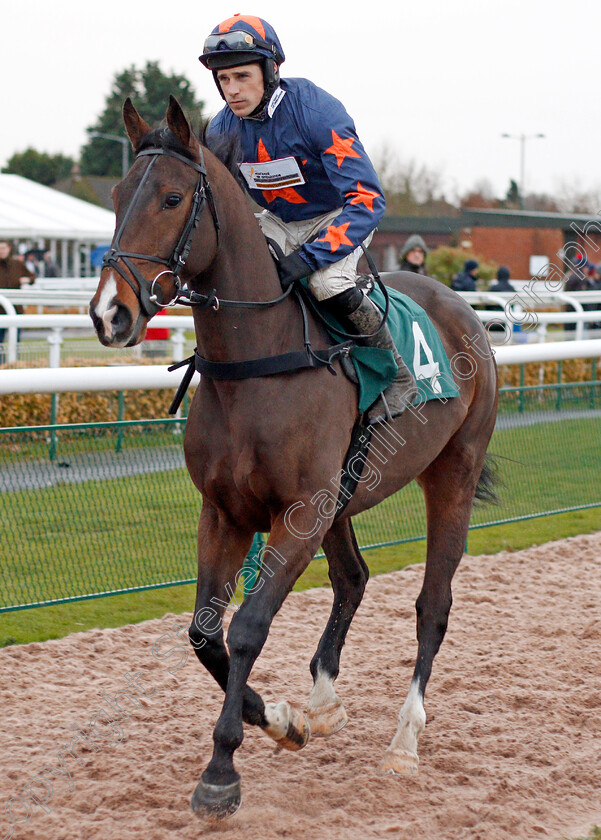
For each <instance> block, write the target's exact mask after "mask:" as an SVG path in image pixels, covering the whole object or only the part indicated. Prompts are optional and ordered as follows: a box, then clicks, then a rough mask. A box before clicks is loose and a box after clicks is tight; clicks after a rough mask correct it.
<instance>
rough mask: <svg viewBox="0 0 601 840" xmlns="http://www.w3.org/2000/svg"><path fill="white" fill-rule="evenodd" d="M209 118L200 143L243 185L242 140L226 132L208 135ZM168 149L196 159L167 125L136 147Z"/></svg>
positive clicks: (149, 135) (156, 130) (145, 138)
mask: <svg viewBox="0 0 601 840" xmlns="http://www.w3.org/2000/svg"><path fill="white" fill-rule="evenodd" d="M208 128H209V120H204V121H203V123H202V125H201V127H200V131H199V137H198V139H199V140H200V143H201V144H202V145H203V146H205V147H206V148H207V149H208V150H209V151H210V152H212V153H213V154H214V155H215V157H216V158H217V159H218V160H219V161H221V163H222V164H223V165H224V166H225V168H226V169H227V170H228V172H230V174H231V175H233V176H234V178H235V179H236V181H237V182H238V183H239V184H240V185H242V182H241V176H240V169H239V168H238V163H239V162H240V161H241V160H242V152H241V148H240V142H239V140H238V138H237V137H231V136H227V135H224V134H218V135H216V136H213V137H209V135H208ZM157 147H158V148H160V149H167V150H169V151H172V152H176V153H177V154H179V155H182V156H183V157H185V158H188V160H194V158H193V156H192V152H191V151H190V149H189V148H188V147H187V146H184V145H183V144H182V143H180V141H179V140H178V138H177V137H176V136H175V134H174V133H173V132H172V131H171V129H169V128H167V126H163V127H159V128H153V129H152V131H150V132H149V133H148V134H147V135H146V136H145V137H144V138H143V139H142V141H141V142H140V145H139V146H138V148H137V149H136V153H137V154H138V153H140V152H141V151H143V150H144V149H154V148H157Z"/></svg>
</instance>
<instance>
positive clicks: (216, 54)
mask: <svg viewBox="0 0 601 840" xmlns="http://www.w3.org/2000/svg"><path fill="white" fill-rule="evenodd" d="M237 31H239V32H246V33H248V34H249V35H251V36H252V37H253V39H254V41H255V44H254V46H253V47H252V48H251V49H245V50H244V51H238V50H236V49H235V47H234V48H231V47H229V46H228V45H227V44H226V42H225V41H222V42H220V43H218V45H217V46H215V47H213V48H211V49H209V50H207V48H206V46H205V51H203V54H202V55H201V56H200V57H199V58H200V61H201V62H202V63H203V64H204V65H205V67H208V68H210V69H216V68H217V66H218V65H219V66H224V65H225V64H226V63H227V65H229V64H230V63H231V62H233V61H239V62H240V63H241V64H242V63H248V62H249V61H253V60H254V61H256V60H257V59H259V58H260V57H261V58H271V59H273V60H274V61H275V63H276V64H277V65H280V64H282V62H283V61H284V60H285V55H284V50H283V49H282V45H281V44H280V39H279V38H278V36H277V34H276V31H275V29H274V28H273V26H271V25H270V24H269V23H267V21H266V20H263V19H262V18H259V17H255V16H254V15H241V14H235V15H233V17H231V18H228V19H227V20H224V21H222V22H221V23H219V24H217V26H216V27H215V28H214V29H213V31H212V32H211V36H209V37H212V36H216V35H222V34H225V33H228V32H237Z"/></svg>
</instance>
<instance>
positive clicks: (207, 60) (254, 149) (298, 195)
mask: <svg viewBox="0 0 601 840" xmlns="http://www.w3.org/2000/svg"><path fill="white" fill-rule="evenodd" d="M284 58H285V56H284V51H283V49H282V46H281V44H280V42H279V39H278V36H277V35H276V33H275V31H274V29H273V28H272V27H271V26H270V25H269V23H267V22H266V21H265V20H262V19H261V18H258V17H252V16H249V15H239V14H238V15H234V17H231V18H229V19H228V20H225V21H223V22H222V23H220V24H219V25H218V26H216V27H215V28H214V30H213V31H212V33H211V34H210V35H209V37H208V38H207V39H206V41H205V44H204V49H203V54H202V55H201V56H200V58H199V60H200V61H201V62H202V64H203V65H204V66H205V67H207V68H208V69H209V70H211V71H212V72H213V78H214V79H215V84H216V85H217V88H218V90H219V93H220V94H221V97H222V98H223V99H224V100H225V102H226V106H225V107H224V108H223V110H221V111H220V112H219V113H218V114H217V116H216V117H214V118H213V120H212V121H211V124H210V126H209V129H208V136H209V137H211V136H216V135H228V136H232V135H233V136H236V137H237V138H238V139H239V141H240V145H241V148H242V155H243V162H242V163H240V170H241V173H242V175H243V178H244V181H245V184H246V187H247V190H248V192H249V194H250V196H251V197H252V198H253V199H254V201H255V202H256V203H257V204H258V205H259V206H261V207H263V208H264V209H263V211H262V212H261V213H259V214H258V215H257V218H258V221H259V224H260V226H261V229H262V231H263V233H264V234H265V236H267V237H269V238H271V239H273V240H275V242H276V243H277V244H278V245H279V246H280V248H281V249H282V251H283V253H284V255H285V256H284V258H283V259H281V260H280V261H279V263H278V272H279V275H280V279H281V281H282V286H284V287H285V288H286V287H288V286H289V285H290V284H291V283H293V282H295V281H296V280H300V279H302V278H304V277H307V278H308V283H309V288H310V289H311V292H312V293H313V295H314V296H315V297H316V298H317V299H318V300H319V301H321V302H322V304H323V306H324V307H325V308H326V309H327V310H328V311H329V312H331V314H332V315H333V316H334V317H336V318H337V319H338V320H339V321H341V322H342V323H343V325H345V326H346V327H347V328H348V329H349V331H350V332H355V333H358V334H362V333H363V334H364V333H376V332H378V330H380V331H379V332H378V334H377V335H375V336H374V337H373V338H368V339H364V343H365V344H367V345H369V346H375V347H380V348H384V349H386V350H390V351H392V352H393V354H394V359H395V362H396V363H397V367H398V372H397V375H396V378H395V380H394V381H393V382H392V383H391V384H390V385H389V386H388V388H387V389H386V391H385V392H384V395H383V396H384V399H382V397H380V399H378V400H377V402H376V403H375V404H374V406H372V408H371V409H370V411H369V420H370V422H372V423H375V422H379V421H381V420H383V419H384V418H387V419H390V418H393V417H398V416H399V415H400V414H401V413H402V412H403V411H404V409H405V408H406V407H407V405H409V404H410V403H411V402H412V400H413V398H414V396H415V394H416V389H415V381H414V379H413V376H412V375H411V373H410V371H409V370H408V368H407V367H406V365H405V363H404V362H403V360H402V359H401V357H400V355H399V353H398V351H397V349H396V347H395V344H394V341H393V340H392V336H391V335H390V332H389V330H388V326H387V325H386V324H384V326H383V327H382V329H380V326H381V323H382V315H381V312H380V310H379V309H378V308H377V307H376V306H375V304H373V303H372V302H371V300H370V299H369V297H367V295H364V294H363V292H362V291H361V290H360V289H358V288H357V285H356V280H357V264H358V262H359V258H360V257H361V254H362V250H361V243H364V244H365V245H367V244H368V243H369V242H370V240H371V238H372V236H373V232H374V230H375V228H376V226H377V224H378V222H379V221H380V219H381V218H382V216H383V215H384V209H385V206H386V202H385V199H384V196H383V194H382V188H381V187H380V184H379V182H378V176H377V175H376V172H375V170H374V167H373V165H372V163H371V161H370V159H369V158H368V156H367V154H366V152H365V149H364V148H363V146H362V145H361V141H360V140H359V138H358V136H357V133H356V130H355V125H354V123H353V121H352V120H351V118H350V117H349V115H348V114H347V112H346V111H345V109H344V107H343V105H342V104H341V103H340V102H339V101H338V100H337V99H335V98H334V97H333V96H330V95H329V94H328V93H326V92H325V91H324V90H322V89H321V88H318V87H317V86H316V85H314V84H313V83H312V82H310V81H308V80H307V79H280V75H279V68H280V65H281V64H282V62H283V61H284Z"/></svg>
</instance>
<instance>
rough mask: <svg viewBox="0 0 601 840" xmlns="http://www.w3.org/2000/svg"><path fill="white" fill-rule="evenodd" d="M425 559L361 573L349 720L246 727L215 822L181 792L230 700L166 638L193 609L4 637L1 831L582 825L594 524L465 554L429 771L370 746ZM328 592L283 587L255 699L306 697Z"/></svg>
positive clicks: (315, 834)
mask: <svg viewBox="0 0 601 840" xmlns="http://www.w3.org/2000/svg"><path fill="white" fill-rule="evenodd" d="M524 527H527V524H526V525H525V526H524ZM422 575H423V567H417V566H414V567H411V568H409V569H406V570H404V571H402V572H395V573H392V574H389V575H383V576H380V577H376V578H374V579H372V580H371V581H370V583H369V585H368V589H367V592H366V595H365V599H364V601H363V604H362V605H361V607H360V609H359V611H358V613H357V616H356V618H355V621H354V623H353V626H352V628H351V631H350V633H349V638H348V641H347V645H346V648H345V650H344V652H343V657H342V668H341V675H340V678H339V680H338V682H337V690H338V694H339V695H340V697H341V698H342V699H343V700H344V702H345V705H346V708H347V711H348V713H349V717H350V722H349V724H348V726H347V727H346V729H344V730H343V731H342V732H340V733H338V734H337V735H334V736H333V737H331V738H330V739H327V740H324V739H315V740H312V741H310V742H309V744H308V745H307V747H306V748H305V749H304V750H303V751H302V752H300V753H295V754H292V753H281V754H279V755H274V753H273V747H272V742H271V741H270V740H269V739H268V738H267V737H266V736H265V735H264V734H263V733H261V732H260V731H256V730H254V729H251V728H246V730H245V741H244V743H243V745H242V747H241V748H240V749H239V750H238V753H237V758H236V766H237V769H238V771H239V772H240V773H241V775H242V785H243V800H242V807H241V809H240V811H239V812H238V813H237V814H236V815H235V816H234V817H232V818H230V819H229V820H226V821H223V822H217V823H215V822H211V821H208V820H205V819H201V818H199V817H198V816H196V815H194V814H193V813H192V812H191V810H190V807H189V800H190V796H191V794H192V791H193V789H194V787H195V785H196V782H197V780H198V778H199V776H200V773H201V772H202V770H203V769H204V767H205V766H206V763H207V762H208V760H209V758H210V754H211V748H212V738H211V734H212V726H213V724H214V722H215V720H216V718H217V715H218V712H219V708H220V702H221V694H220V692H219V690H218V689H217V688H216V687H215V686H214V684H213V682H212V681H211V679H210V678H209V676H208V675H207V674H205V673H204V672H203V671H202V670H201V667H200V665H199V664H198V663H197V661H196V659H195V657H194V655H193V654H192V653H191V654H190V655H189V656H188V658H187V661H185V662H184V659H185V657H186V651H187V647H186V646H185V644H184V642H183V641H179V640H178V639H176V638H175V633H176V631H177V628H184V627H186V626H187V622H188V621H189V616H187V615H182V616H166V617H165V618H163V619H161V620H156V621H148V622H145V623H143V624H140V625H136V626H128V627H123V628H119V629H115V630H102V631H90V632H85V633H79V634H75V635H72V636H69V637H68V638H65V639H62V640H60V641H54V642H46V643H43V644H31V645H25V646H21V647H13V648H7V649H5V650H3V651H0V703H1V709H2V725H1V729H2V752H1V757H0V767H1V773H0V840H5V838H6V839H7V838H9V837H11V836H13V837H15V838H23V840H40V838H44V840H84V839H85V840H88V838H90V840H91V838H94V840H96V838H98V840H113V838H114V840H141V839H142V838H144V840H175V838H177V840H189V838H190V840H191V838H199V837H204V836H207V835H208V836H214V837H215V838H218V839H219V840H241V838H245V840H248V838H251V839H252V840H255V838H256V839H257V840H259V839H260V840H271V838H284V837H285V838H290V839H291V840H297V838H298V840H300V838H320V840H330V838H332V840H333V839H334V838H336V839H337V838H344V840H365V838H376V837H378V838H381V837H392V838H397V837H398V838H405V837H411V838H412V840H420V839H421V838H423V840H460V838H461V839H463V838H466V840H467V838H469V840H478V838H482V840H496V838H544V837H551V838H560V837H576V836H582V835H584V834H588V832H589V831H590V829H591V826H592V825H593V824H595V823H597V824H601V769H600V768H601V615H600V613H601V533H598V534H594V535H589V536H581V537H577V538H574V539H568V540H563V541H561V542H556V543H550V544H547V545H544V546H540V547H535V548H532V549H529V550H527V551H520V552H515V553H503V554H499V555H496V556H494V557H492V556H491V557H488V556H482V557H469V556H468V557H465V558H464V559H463V561H462V563H461V565H460V567H459V570H458V572H457V575H456V577H455V583H454V606H453V610H452V612H451V621H450V625H449V630H448V633H447V637H446V640H445V642H444V645H443V647H442V649H441V651H440V653H439V655H438V657H437V659H436V661H435V663H434V672H433V676H432V679H431V681H430V685H429V688H428V695H427V697H426V712H427V715H428V724H427V726H426V730H425V732H424V734H423V735H422V738H421V742H420V756H421V758H420V761H421V763H420V774H419V776H418V777H416V778H411V779H394V778H390V777H387V778H382V777H379V776H378V775H377V773H376V766H377V763H378V760H379V759H380V757H381V755H382V752H383V750H384V749H385V747H386V746H387V744H388V742H389V741H390V739H391V737H392V735H393V734H394V731H395V721H396V716H397V714H398V711H399V709H400V706H401V704H402V701H403V699H404V695H405V693H406V691H407V689H408V687H409V683H410V678H411V673H412V669H413V661H414V656H415V653H416V643H415V618H414V615H415V614H414V606H413V605H414V602H415V599H416V597H417V595H418V592H419V588H420V585H421V579H422ZM330 603H331V592H330V591H329V590H324V589H321V590H313V591H311V592H306V593H303V594H293V595H291V596H290V598H289V599H288V600H287V602H286V604H285V605H284V607H283V609H282V611H281V612H280V614H279V615H278V616H277V618H276V620H275V622H274V626H273V629H272V632H271V635H270V638H269V641H268V644H267V645H266V647H265V650H264V651H263V654H262V655H261V657H260V659H259V660H258V662H257V664H256V666H255V669H254V671H253V675H252V680H251V683H252V685H253V686H255V687H256V688H257V689H258V690H260V691H261V692H262V694H263V695H264V697H265V699H266V700H280V699H289V700H294V701H297V702H299V703H301V704H303V703H304V702H305V700H306V698H307V696H308V693H309V690H310V686H311V680H310V676H309V671H308V665H309V661H310V659H311V656H312V654H313V651H314V649H315V647H316V645H317V641H318V638H319V635H320V633H321V631H322V629H323V627H324V625H325V622H326V619H327V615H328V612H329V608H330ZM173 627H175V628H176V630H174V629H172V628H173ZM166 634H169V635H166ZM161 636H163V638H162V639H160V637H161ZM158 640H160V641H158ZM157 642H158V646H157V647H155V652H156V654H157V656H153V654H152V650H153V645H157ZM159 657H160V658H159ZM169 668H171V669H172V670H173V671H174V673H170V671H169ZM127 674H129V675H130V680H133V681H134V684H135V686H137V689H138V690H137V691H136V690H135V689H132V688H130V689H129V690H130V691H131V696H135V697H137V698H138V700H137V704H136V705H134V703H133V702H130V701H128V698H127V697H125V696H123V695H122V696H121V698H120V702H121V707H122V708H123V709H124V710H126V711H128V710H129V714H128V717H127V718H122V719H121V721H120V723H119V727H120V729H118V727H117V725H116V724H115V723H111V722H110V721H109V713H110V710H111V708H112V709H113V711H112V715H113V717H115V718H116V717H117V713H116V711H115V710H114V703H115V695H116V694H117V692H120V691H123V690H126V689H127V688H128V684H127V676H126V675H127ZM142 691H143V692H145V693H144V694H142ZM102 695H104V696H102ZM117 699H118V698H117ZM111 704H112V705H111ZM94 720H95V728H94V729H92V728H91V727H92V721H94ZM77 728H79V729H80V732H81V733H83V735H85V736H86V737H87V738H88V744H86V743H84V741H83V739H82V738H80V740H79V741H78V742H76V743H74V744H73V747H74V750H75V753H74V755H73V754H72V755H70V754H69V753H68V752H67V751H66V747H67V745H68V744H69V742H70V740H71V739H72V738H76V737H77V733H76V731H75V730H76V729H77ZM92 739H94V740H92ZM77 759H79V760H77ZM44 768H47V769H46V770H44ZM52 770H54V773H53V772H52ZM44 779H46V780H47V781H46V782H44ZM48 780H49V781H48ZM31 794H33V795H34V796H37V801H36V800H35V799H32V798H31ZM44 800H46V802H44ZM5 807H6V808H7V809H8V814H7V813H6V811H5ZM11 814H12V817H13V818H14V820H15V821H19V820H20V822H17V824H15V825H13V826H12V827H11V825H10V823H9V816H10V815H11ZM11 830H12V831H13V834H12V835H11Z"/></svg>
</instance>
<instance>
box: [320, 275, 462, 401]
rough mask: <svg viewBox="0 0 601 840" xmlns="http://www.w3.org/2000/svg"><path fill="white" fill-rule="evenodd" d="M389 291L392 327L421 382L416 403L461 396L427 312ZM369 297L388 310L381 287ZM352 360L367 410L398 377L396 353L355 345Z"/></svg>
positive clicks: (407, 361)
mask: <svg viewBox="0 0 601 840" xmlns="http://www.w3.org/2000/svg"><path fill="white" fill-rule="evenodd" d="M388 294H389V296H390V310H389V313H388V327H389V329H390V333H391V335H392V337H393V339H394V343H395V344H396V346H397V349H398V351H399V353H400V354H401V357H402V358H403V361H404V362H405V364H406V365H407V366H408V368H409V369H410V370H411V371H412V373H413V375H414V377H415V381H416V383H417V388H418V393H417V396H416V398H415V400H414V401H413V405H421V404H422V403H424V402H427V401H428V400H434V399H450V398H451V397H457V396H458V395H459V391H458V389H457V386H456V385H455V380H454V378H453V374H452V373H451V366H450V364H449V359H448V357H447V354H446V351H445V349H444V347H443V346H442V342H441V340H440V338H439V337H438V333H437V332H436V329H435V328H434V325H433V324H432V321H431V320H430V318H429V317H428V315H427V314H426V311H425V310H424V309H422V307H421V306H419V305H418V304H417V303H415V301H413V300H411V298H409V297H407V295H403V294H401V292H397V291H396V289H390V288H389V289H388ZM369 296H370V298H371V299H372V300H373V302H374V303H376V304H377V305H378V307H379V308H380V309H381V310H382V311H384V308H385V305H386V301H385V299H384V295H383V294H382V292H381V291H380V289H379V288H378V287H376V288H375V289H374V290H373V291H372V292H371V293H370V295H369ZM322 315H323V316H324V318H325V320H326V321H327V322H328V323H329V324H331V325H333V326H334V327H340V328H342V327H341V325H340V324H339V323H338V322H337V321H336V319H335V318H332V316H331V315H329V313H327V312H325V311H324V310H322ZM331 336H332V338H333V339H334V340H335V341H336V342H339V341H340V340H341V339H340V337H339V336H336V334H335V333H331ZM351 359H352V360H353V364H354V366H355V370H356V372H357V377H358V379H359V411H360V412H363V411H366V410H367V409H368V408H369V407H370V405H372V403H374V402H375V401H376V400H377V398H378V397H379V396H380V394H381V393H382V391H384V390H385V389H386V388H387V387H388V385H390V383H391V382H392V380H393V379H394V377H395V376H396V372H397V366H396V364H395V362H394V357H393V355H392V352H391V351H390V350H381V349H380V348H379V347H355V349H354V350H353V351H352V352H351Z"/></svg>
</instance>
